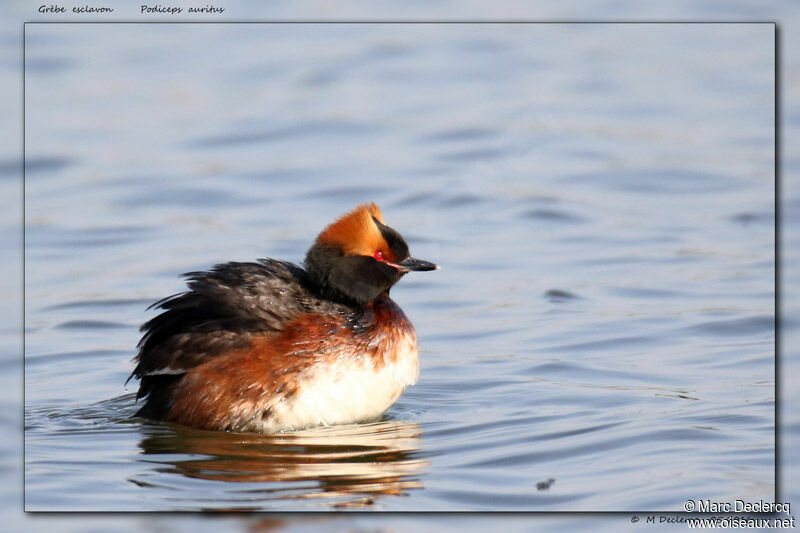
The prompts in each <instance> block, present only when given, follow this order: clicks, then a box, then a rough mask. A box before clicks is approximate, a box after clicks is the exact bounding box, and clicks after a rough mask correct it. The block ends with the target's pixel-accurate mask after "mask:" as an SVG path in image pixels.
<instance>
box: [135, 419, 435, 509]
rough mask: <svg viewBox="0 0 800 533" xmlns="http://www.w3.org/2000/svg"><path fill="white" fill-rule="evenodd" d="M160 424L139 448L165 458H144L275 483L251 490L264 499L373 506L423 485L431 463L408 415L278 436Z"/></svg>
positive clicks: (214, 476) (220, 476)
mask: <svg viewBox="0 0 800 533" xmlns="http://www.w3.org/2000/svg"><path fill="white" fill-rule="evenodd" d="M158 428H159V429H160V430H163V429H167V430H168V431H167V432H161V431H160V432H159V433H158V434H153V435H150V436H147V437H145V438H144V439H142V441H141V442H140V444H139V446H140V448H141V449H142V451H143V453H144V454H145V455H146V456H153V455H160V456H161V457H159V458H158V459H151V458H147V457H145V459H144V461H145V462H155V463H160V464H164V465H169V468H167V469H166V470H160V471H161V472H169V473H178V474H183V475H185V476H187V477H192V478H200V479H206V480H213V481H233V482H251V483H252V482H255V483H270V485H268V486H265V487H263V488H261V487H259V488H252V489H250V490H248V491H247V492H249V493H250V494H262V495H263V496H264V497H265V499H273V498H280V499H286V498H287V497H288V498H335V499H338V500H341V499H344V500H345V501H337V502H336V503H335V504H334V505H335V506H336V507H355V508H359V507H367V506H370V505H372V504H373V503H374V502H375V497H376V496H380V495H386V494H391V495H400V494H403V493H405V491H407V490H409V489H417V488H421V487H422V482H421V481H420V480H419V478H418V476H419V475H420V474H422V469H423V468H424V467H426V466H427V465H428V464H429V461H428V460H427V459H423V458H420V457H419V453H418V452H419V450H420V438H419V437H420V434H421V431H420V427H419V425H418V424H416V423H411V422H404V421H395V420H390V421H385V422H376V423H371V424H354V425H345V426H333V427H323V428H313V429H307V430H304V431H297V432H293V433H285V434H278V435H258V434H244V433H225V432H217V431H204V430H197V429H192V428H188V427H184V426H177V425H165V426H164V425H162V426H158ZM309 482H311V483H309ZM275 483H277V484H279V485H277V486H276V485H272V484H275ZM287 483H292V484H294V485H292V486H287V485H286V484H287ZM298 489H300V490H298ZM287 492H291V493H292V494H288V495H287Z"/></svg>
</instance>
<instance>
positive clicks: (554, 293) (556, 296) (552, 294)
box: [544, 289, 582, 303]
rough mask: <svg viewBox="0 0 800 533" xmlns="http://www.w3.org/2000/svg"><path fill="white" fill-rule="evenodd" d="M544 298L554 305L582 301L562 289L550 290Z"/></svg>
mask: <svg viewBox="0 0 800 533" xmlns="http://www.w3.org/2000/svg"><path fill="white" fill-rule="evenodd" d="M544 297H545V298H547V299H548V300H549V301H550V302H552V303H564V302H571V301H573V300H581V299H582V298H581V297H580V296H578V295H577V294H575V293H572V292H569V291H565V290H562V289H548V290H547V291H545V293H544Z"/></svg>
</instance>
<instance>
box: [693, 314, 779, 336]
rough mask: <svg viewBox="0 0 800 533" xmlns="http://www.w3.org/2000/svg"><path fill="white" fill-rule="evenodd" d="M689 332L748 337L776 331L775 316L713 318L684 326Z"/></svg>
mask: <svg viewBox="0 0 800 533" xmlns="http://www.w3.org/2000/svg"><path fill="white" fill-rule="evenodd" d="M682 331H685V332H687V333H702V334H705V335H713V336H716V337H730V336H736V337H747V336H752V335H755V334H759V333H772V334H774V332H775V317H773V316H772V315H757V316H750V317H745V318H734V319H731V320H712V321H710V322H703V323H701V324H697V325H694V326H689V327H687V328H683V329H682Z"/></svg>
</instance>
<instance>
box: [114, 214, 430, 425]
mask: <svg viewBox="0 0 800 533" xmlns="http://www.w3.org/2000/svg"><path fill="white" fill-rule="evenodd" d="M304 266H305V268H301V267H299V266H297V265H294V264H292V263H289V262H286V261H278V260H275V259H259V260H258V262H249V263H236V262H230V263H223V264H219V265H216V266H214V267H213V268H212V269H211V270H209V271H206V272H190V273H188V274H185V276H186V277H187V278H188V282H187V285H188V290H187V291H186V292H183V293H181V294H176V295H173V296H170V297H168V298H165V299H163V300H160V301H158V302H156V303H154V304H153V305H152V306H151V307H154V308H157V309H160V310H161V313H160V314H159V315H157V316H156V317H155V318H153V319H151V320H150V321H148V322H146V323H145V324H144V325H143V326H142V328H141V329H142V332H143V336H142V339H141V341H140V342H139V345H138V349H139V352H138V354H137V356H136V358H135V362H136V363H137V364H136V368H135V369H134V370H133V373H132V374H131V376H130V377H129V378H128V379H130V378H132V377H136V378H137V379H139V380H140V384H139V391H138V393H137V394H136V399H137V401H138V400H139V399H141V398H144V404H143V405H142V407H141V409H139V411H138V412H137V413H136V415H137V416H141V417H145V418H152V419H159V420H168V421H171V422H176V423H179V424H185V425H187V426H192V427H196V428H202V429H211V430H223V431H234V432H260V433H276V432H280V431H291V430H298V429H303V428H308V427H314V426H328V425H334V424H349V423H356V422H366V421H370V420H375V419H377V418H379V417H380V416H381V415H382V414H383V413H384V412H385V411H386V410H387V409H388V408H389V407H390V406H391V405H392V404H393V403H394V402H395V401H396V400H397V398H398V397H399V396H400V394H401V393H402V392H403V390H404V389H405V388H406V387H407V386H408V385H413V384H414V383H416V381H417V376H418V369H419V363H418V355H417V337H416V333H415V332H414V327H413V326H412V325H411V322H410V321H409V320H408V319H407V318H406V316H405V314H403V311H402V310H401V309H400V307H398V306H397V304H395V303H394V302H393V301H392V299H391V298H389V290H390V289H391V288H392V286H393V285H394V284H395V283H397V282H398V281H399V280H400V278H402V277H403V276H404V275H405V274H406V273H408V272H410V271H427V270H436V269H438V268H439V267H438V266H436V265H435V264H433V263H430V262H428V261H422V260H420V259H414V258H413V257H411V256H410V255H409V251H408V245H407V244H406V242H405V240H403V237H402V236H401V235H400V234H399V233H398V232H397V231H395V230H394V229H392V228H390V227H389V226H387V225H386V224H385V223H384V221H383V217H382V215H381V211H380V209H379V208H378V206H377V205H375V204H374V203H370V204H364V205H360V206H358V207H356V208H355V209H353V210H352V211H350V212H348V213H346V214H345V215H343V216H341V217H340V218H339V219H337V220H336V221H335V222H333V223H332V224H330V225H329V226H328V227H327V228H325V229H324V230H323V231H322V233H320V234H319V236H318V237H317V239H316V241H315V242H314V244H313V245H312V246H311V248H310V249H309V250H308V253H307V254H306V257H305V262H304Z"/></svg>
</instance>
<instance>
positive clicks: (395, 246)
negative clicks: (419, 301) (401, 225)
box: [305, 203, 439, 304]
mask: <svg viewBox="0 0 800 533" xmlns="http://www.w3.org/2000/svg"><path fill="white" fill-rule="evenodd" d="M305 267H306V270H307V271H308V274H309V276H310V278H311V280H312V282H313V283H314V284H315V285H316V286H317V287H318V288H319V289H320V291H321V292H322V294H323V295H325V296H327V297H330V298H334V299H344V300H347V301H350V302H355V303H358V304H365V303H367V302H371V301H372V300H374V299H375V298H377V297H378V296H380V295H381V294H383V293H385V292H388V291H389V289H390V288H391V287H392V285H394V284H395V283H397V282H398V281H399V280H400V278H402V277H403V275H405V274H406V273H407V272H409V271H411V270H436V269H438V268H439V267H437V266H436V265H434V264H433V263H429V262H428V261H422V260H420V259H414V258H413V257H411V256H410V255H409V253H408V245H407V244H406V241H405V240H403V237H402V236H400V234H399V233H397V232H396V231H395V230H393V229H392V228H390V227H389V226H387V225H386V224H384V223H383V217H382V216H381V210H380V209H379V208H378V206H377V205H375V204H373V203H370V204H364V205H360V206H358V207H356V208H355V209H353V210H352V211H350V212H349V213H346V214H345V215H343V216H342V217H340V218H339V219H338V220H336V221H335V222H334V223H333V224H331V225H330V226H328V227H327V228H325V229H324V230H323V231H322V233H320V234H319V236H318V237H317V240H316V241H315V242H314V245H313V246H311V248H310V249H309V250H308V253H307V254H306V260H305Z"/></svg>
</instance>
